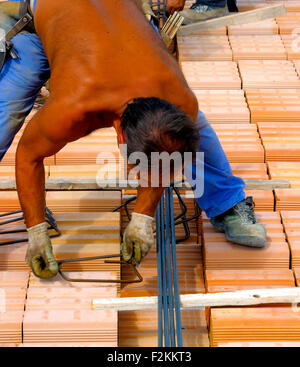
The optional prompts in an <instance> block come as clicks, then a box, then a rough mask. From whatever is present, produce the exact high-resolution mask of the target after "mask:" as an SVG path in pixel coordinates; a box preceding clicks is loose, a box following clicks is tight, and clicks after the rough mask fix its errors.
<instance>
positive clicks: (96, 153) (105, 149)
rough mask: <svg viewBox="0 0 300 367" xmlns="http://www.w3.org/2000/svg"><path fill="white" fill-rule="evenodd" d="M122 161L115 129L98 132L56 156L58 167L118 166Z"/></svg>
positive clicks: (66, 147)
mask: <svg viewBox="0 0 300 367" xmlns="http://www.w3.org/2000/svg"><path fill="white" fill-rule="evenodd" d="M122 160H123V159H122V157H121V156H120V152H119V148H118V144H117V137H116V132H115V130H114V129H113V128H108V129H100V130H96V131H94V132H92V133H91V134H90V135H88V136H85V137H84V138H81V139H79V140H76V141H74V142H72V143H70V144H68V145H67V146H65V147H64V148H63V149H62V150H60V151H59V152H58V153H57V154H56V156H55V162H56V164H57V165H83V164H104V163H110V164H118V163H119V162H120V161H122Z"/></svg>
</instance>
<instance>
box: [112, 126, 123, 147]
mask: <svg viewBox="0 0 300 367" xmlns="http://www.w3.org/2000/svg"><path fill="white" fill-rule="evenodd" d="M114 128H115V130H116V132H117V140H118V145H120V144H125V133H124V131H123V129H122V126H121V121H120V120H118V121H114Z"/></svg>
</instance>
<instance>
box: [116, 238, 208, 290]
mask: <svg viewBox="0 0 300 367" xmlns="http://www.w3.org/2000/svg"><path fill="white" fill-rule="evenodd" d="M176 252H177V265H178V282H179V291H180V294H191V293H203V292H205V287H204V279H203V267H202V254H201V246H200V245H198V244H195V243H193V242H192V240H191V239H189V240H187V241H185V242H184V243H183V244H178V245H177V246H176ZM156 261H157V259H156V249H155V248H153V249H152V250H151V251H150V252H149V253H148V255H147V256H146V257H145V258H144V260H143V262H142V263H141V265H140V268H139V272H140V273H141V275H142V276H143V278H144V281H143V282H142V283H136V284H127V285H125V286H123V288H122V291H121V296H122V297H147V296H157V264H156ZM133 277H134V274H133V273H132V270H131V269H129V268H128V267H123V268H122V279H133Z"/></svg>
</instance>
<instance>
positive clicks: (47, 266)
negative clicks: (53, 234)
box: [25, 222, 58, 279]
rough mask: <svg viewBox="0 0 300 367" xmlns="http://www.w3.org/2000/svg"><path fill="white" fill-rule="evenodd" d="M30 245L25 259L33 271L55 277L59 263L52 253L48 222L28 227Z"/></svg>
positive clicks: (42, 275) (43, 276)
mask: <svg viewBox="0 0 300 367" xmlns="http://www.w3.org/2000/svg"><path fill="white" fill-rule="evenodd" d="M27 232H28V247H27V253H26V257H25V261H26V262H27V264H28V265H29V266H30V267H31V269H32V271H33V273H34V274H35V275H36V276H37V277H39V278H43V279H47V278H52V277H55V276H56V274H57V273H58V264H57V261H56V260H55V258H54V256H53V253H52V245H51V240H50V237H49V235H48V224H47V223H46V222H43V223H41V224H38V225H36V226H33V227H31V228H28V229H27Z"/></svg>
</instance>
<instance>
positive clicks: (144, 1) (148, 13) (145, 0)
mask: <svg viewBox="0 0 300 367" xmlns="http://www.w3.org/2000/svg"><path fill="white" fill-rule="evenodd" d="M140 1H141V6H142V10H143V13H144V14H145V17H146V18H147V20H149V21H150V20H151V18H152V17H155V14H154V13H153V11H152V9H151V6H150V3H149V0H140Z"/></svg>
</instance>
